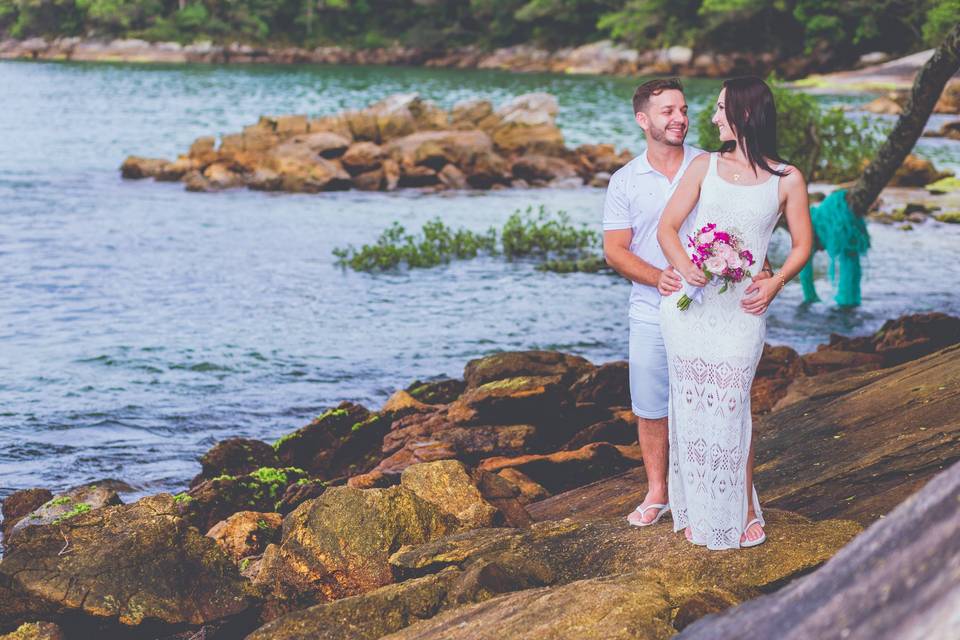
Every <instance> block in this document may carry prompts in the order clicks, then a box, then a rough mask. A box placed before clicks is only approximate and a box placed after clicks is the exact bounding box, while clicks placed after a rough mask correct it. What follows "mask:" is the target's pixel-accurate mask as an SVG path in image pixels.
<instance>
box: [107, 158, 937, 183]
mask: <svg viewBox="0 0 960 640" xmlns="http://www.w3.org/2000/svg"><path fill="white" fill-rule="evenodd" d="M166 164H167V161H166V160H164V159H163V158H143V157H140V156H128V157H127V159H126V160H124V161H123V164H122V165H120V175H122V176H123V177H124V178H126V179H127V180H142V179H143V178H153V177H155V176H156V175H157V174H159V173H160V171H161V170H162V169H163V167H164V166H166ZM931 182H932V181H931Z"/></svg>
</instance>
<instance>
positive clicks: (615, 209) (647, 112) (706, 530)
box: [603, 77, 813, 549]
mask: <svg viewBox="0 0 960 640" xmlns="http://www.w3.org/2000/svg"><path fill="white" fill-rule="evenodd" d="M633 111H634V113H635V115H636V121H637V124H638V125H640V128H641V129H643V131H644V134H645V136H646V139H647V150H646V152H645V153H643V154H642V155H640V156H638V157H637V158H635V159H633V160H632V161H630V162H629V163H628V164H627V165H626V166H624V167H623V168H622V169H620V170H619V171H617V172H616V173H615V174H614V175H613V177H612V178H611V179H610V185H609V187H608V188H607V195H606V201H605V203H604V213H603V229H604V234H603V236H604V237H603V246H604V255H605V257H606V260H607V262H608V263H609V264H610V265H611V266H612V267H613V268H614V269H616V270H617V271H618V272H619V273H620V274H621V275H623V276H625V277H626V278H629V279H630V280H632V281H633V289H632V291H631V294H630V395H631V402H632V405H633V412H634V414H636V416H637V422H638V427H637V429H638V436H639V441H640V447H641V449H642V451H643V462H644V467H645V468H646V472H647V480H648V487H647V494H646V497H645V498H644V500H643V502H642V503H641V504H640V505H639V506H638V507H637V508H636V510H635V511H634V512H633V513H631V514H630V516H629V517H628V521H629V522H630V524H633V525H636V526H641V527H642V526H649V525H652V524H655V523H656V522H657V521H658V520H659V519H660V518H661V516H663V515H664V514H665V513H666V512H667V511H672V517H673V528H674V531H680V530H681V529H683V530H684V534H685V536H686V538H687V540H689V541H690V542H692V543H694V544H698V545H704V546H706V547H707V548H709V549H736V548H740V547H752V546H756V545H758V544H761V543H762V542H764V540H766V533H765V532H764V530H763V527H764V524H765V523H764V520H763V514H762V512H761V510H760V502H759V499H758V497H757V492H756V490H755V489H754V487H753V478H752V476H753V446H752V439H751V431H752V422H751V415H750V387H751V383H752V382H753V376H754V373H755V372H756V369H757V364H758V362H759V361H760V354H761V352H762V351H763V342H764V337H765V334H766V319H765V317H764V314H765V312H766V310H767V307H768V306H769V305H770V303H771V302H772V301H773V299H774V298H775V297H776V295H777V294H778V293H779V292H780V290H781V289H783V287H784V285H785V284H786V282H787V281H788V280H790V279H792V278H793V277H794V276H796V275H797V274H798V273H799V272H800V270H801V269H802V268H803V266H804V265H805V264H806V262H807V260H808V259H809V257H810V252H811V249H812V245H813V229H812V225H811V222H810V210H809V206H808V202H807V187H806V183H805V182H804V179H803V176H802V175H801V174H800V172H799V171H798V170H797V169H796V168H795V167H792V166H790V165H788V164H786V163H785V162H784V161H783V160H782V159H781V158H780V157H779V156H778V154H777V149H776V140H777V132H776V109H775V105H774V101H773V95H772V93H771V92H770V88H769V87H768V86H767V85H766V84H765V83H764V82H763V80H761V79H760V78H755V77H744V78H735V79H732V80H727V81H726V82H724V83H723V89H722V90H721V91H720V95H719V97H718V98H717V103H716V113H715V114H714V116H713V123H714V124H715V125H717V128H718V130H719V134H720V140H721V147H720V151H719V152H714V153H704V152H702V151H700V150H698V149H694V148H693V147H690V146H687V145H685V144H684V138H685V137H686V134H687V129H688V125H689V120H688V117H687V104H686V100H685V99H684V95H683V87H682V85H681V84H680V82H679V80H676V79H659V80H652V81H650V82H647V83H645V84H642V85H641V86H640V87H638V88H637V90H636V93H635V94H634V96H633ZM781 215H785V216H786V220H787V225H788V227H789V230H790V236H791V240H792V248H791V250H790V254H789V255H788V256H787V259H786V261H785V262H784V264H783V266H782V267H781V268H780V270H779V271H777V272H776V273H774V272H773V271H772V270H771V269H770V266H769V263H768V262H767V261H766V260H764V265H763V269H762V270H761V271H757V270H756V267H753V271H754V273H756V275H754V277H753V278H752V279H751V278H745V279H744V280H743V281H742V282H740V283H738V284H734V285H731V286H730V290H728V291H725V292H721V287H719V286H704V285H707V284H708V277H707V275H706V274H705V273H704V271H703V270H702V269H700V268H699V267H697V266H696V265H695V264H694V262H693V261H692V260H691V256H690V254H689V252H688V251H687V250H686V249H685V248H684V247H685V245H686V239H687V236H688V235H689V234H690V233H691V232H692V231H693V230H695V229H701V228H702V227H704V226H706V225H707V224H711V223H712V224H715V225H717V230H718V231H719V230H724V231H732V232H736V233H737V234H738V235H739V237H740V238H741V239H742V241H743V243H744V245H745V246H746V248H747V249H749V251H750V252H751V253H752V255H753V256H765V255H766V253H767V245H768V243H769V240H770V236H771V234H772V233H773V229H774V227H775V225H776V223H777V220H778V219H779V217H780V216H781ZM684 283H686V284H687V285H689V286H694V287H696V286H704V289H703V297H702V300H701V301H700V302H694V303H693V304H691V305H690V306H689V308H687V309H686V310H681V309H679V308H678V307H677V302H678V300H679V299H680V297H681V290H682V288H683V287H684ZM668 476H669V481H668Z"/></svg>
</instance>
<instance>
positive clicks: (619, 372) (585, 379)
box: [570, 361, 630, 407]
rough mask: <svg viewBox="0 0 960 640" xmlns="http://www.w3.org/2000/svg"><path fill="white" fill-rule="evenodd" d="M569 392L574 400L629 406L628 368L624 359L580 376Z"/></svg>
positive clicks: (608, 405)
mask: <svg viewBox="0 0 960 640" xmlns="http://www.w3.org/2000/svg"><path fill="white" fill-rule="evenodd" d="M570 394H571V395H572V396H573V399H574V401H575V402H592V403H595V404H598V405H601V406H604V407H626V406H630V370H629V366H628V363H627V362H626V361H620V362H610V363H607V364H604V365H601V366H599V367H596V368H595V369H592V370H589V371H587V373H585V374H583V375H582V376H580V377H579V378H578V379H577V381H576V382H574V383H573V386H572V387H570Z"/></svg>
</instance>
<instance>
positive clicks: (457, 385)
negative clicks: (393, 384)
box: [406, 378, 466, 404]
mask: <svg viewBox="0 0 960 640" xmlns="http://www.w3.org/2000/svg"><path fill="white" fill-rule="evenodd" d="M465 387H466V384H465V383H464V381H463V380H453V379H451V378H445V379H442V380H434V381H432V382H420V381H419V380H417V381H416V382H414V383H412V384H411V385H410V386H409V387H407V388H406V391H407V393H409V394H410V395H411V396H413V397H414V398H415V399H416V400H419V401H420V402H424V403H426V404H448V403H450V402H453V401H454V400H456V399H457V398H458V397H459V396H460V394H461V393H463V390H464V388H465Z"/></svg>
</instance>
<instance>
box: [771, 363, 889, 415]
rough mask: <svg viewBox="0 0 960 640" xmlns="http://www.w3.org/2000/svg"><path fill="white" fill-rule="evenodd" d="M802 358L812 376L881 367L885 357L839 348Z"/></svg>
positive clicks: (805, 368) (804, 366) (804, 365)
mask: <svg viewBox="0 0 960 640" xmlns="http://www.w3.org/2000/svg"><path fill="white" fill-rule="evenodd" d="M801 360H802V361H803V369H804V371H806V373H807V374H808V375H811V376H816V375H820V374H823V373H829V372H831V371H839V370H841V369H852V368H855V367H857V368H859V367H867V368H873V369H879V368H880V367H881V366H883V357H881V356H878V355H876V354H874V353H860V352H857V351H840V350H838V349H831V350H825V351H814V352H813V353H806V354H804V355H803V356H802V357H801ZM785 392H786V390H785V389H784V393H785ZM781 397H782V396H781ZM777 400H779V398H777ZM774 404H775V402H774Z"/></svg>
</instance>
